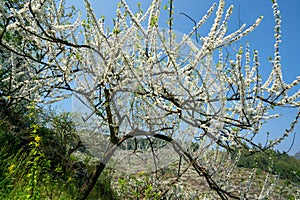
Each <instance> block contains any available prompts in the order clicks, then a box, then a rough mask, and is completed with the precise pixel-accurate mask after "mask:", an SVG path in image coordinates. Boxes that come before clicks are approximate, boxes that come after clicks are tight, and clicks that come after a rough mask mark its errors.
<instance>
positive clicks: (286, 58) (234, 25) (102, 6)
mask: <svg viewBox="0 0 300 200" xmlns="http://www.w3.org/2000/svg"><path fill="white" fill-rule="evenodd" d="M82 2H83V1H81V0H75V1H70V2H68V3H71V4H73V5H75V6H76V7H77V8H78V9H83V3H82ZM126 2H127V3H128V4H129V6H130V7H131V8H132V9H137V3H138V2H141V5H142V8H144V9H145V8H146V7H147V6H148V5H149V3H150V0H138V1H137V0H127V1H126ZM163 2H165V4H166V3H167V0H163ZM213 2H218V0H185V1H183V0H174V12H175V13H174V26H173V28H174V30H176V31H179V32H182V33H188V32H189V31H190V30H191V29H192V28H193V22H192V21H190V20H189V19H187V18H186V17H184V16H183V15H180V14H179V13H180V12H183V13H185V14H188V15H189V16H190V17H191V18H193V19H195V20H196V21H198V20H199V19H201V17H202V16H203V15H204V14H205V13H206V10H207V9H208V8H209V7H210V6H211V5H212V4H213ZM91 3H92V5H93V9H94V10H95V12H96V14H97V16H98V17H100V16H101V15H104V16H105V17H106V25H107V26H112V18H114V16H115V10H116V8H117V3H118V1H117V0H91ZM278 3H279V7H280V10H281V16H282V29H281V31H282V43H281V47H280V49H281V57H282V68H283V76H284V80H285V81H286V82H287V83H290V82H291V81H292V80H293V79H295V78H296V77H297V76H299V75H300V63H299V60H298V59H299V58H300V34H299V32H300V20H299V19H300V0H278ZM231 4H232V5H234V10H233V15H232V16H231V19H230V21H229V24H228V26H229V30H232V31H233V30H236V29H238V28H239V26H240V25H241V23H246V24H247V25H251V24H252V23H253V22H254V21H255V20H256V18H257V17H259V16H261V15H262V16H264V20H263V22H262V23H261V25H260V26H259V27H258V28H257V29H256V30H255V31H254V32H252V33H250V34H249V35H248V36H246V37H245V38H244V39H243V40H241V41H240V42H238V43H236V44H235V45H233V48H234V47H239V46H240V45H241V44H245V42H246V41H249V42H250V45H251V49H252V50H254V49H256V50H258V51H259V55H260V62H261V69H260V71H261V72H262V73H263V75H264V74H267V73H268V72H270V70H271V65H270V64H269V61H268V58H269V57H270V56H272V55H273V44H274V37H273V35H274V32H273V27H274V19H273V14H272V3H271V0H251V1H250V0H226V4H225V8H226V9H227V8H228V7H229V6H230V5H231ZM163 5H164V4H163ZM160 20H161V21H160V26H161V27H167V24H166V20H167V13H166V11H165V13H162V18H161V19H160ZM212 20H213V17H211V18H210V20H209V21H208V24H207V25H208V26H210V23H209V22H211V21H212ZM206 30H208V29H207V28H205V27H203V30H202V32H201V30H200V33H202V34H203V33H205V31H206ZM298 89H299V86H298V88H296V89H295V91H296V90H298ZM279 111H280V112H282V113H283V114H284V116H283V117H282V118H280V119H279V120H278V119H276V120H272V121H271V122H270V123H268V124H267V125H266V126H265V127H264V128H263V130H262V131H263V133H265V132H266V131H269V132H270V133H271V139H272V138H274V137H276V136H278V135H280V134H281V133H283V132H284V130H285V129H286V128H287V127H288V125H289V123H290V122H291V120H292V119H293V117H294V116H295V114H296V110H294V111H290V110H289V111H286V110H284V109H281V110H279ZM293 133H297V134H296V140H295V144H294V146H293V148H292V149H291V151H290V152H289V154H291V155H294V154H295V153H296V152H297V151H300V124H298V125H297V127H296V129H295V131H294V132H293ZM259 139H260V140H263V139H265V135H262V137H260V138H259ZM291 142H292V137H291V136H290V137H289V138H288V139H286V141H284V142H283V143H282V144H280V145H279V146H278V147H277V148H278V149H279V150H281V151H287V150H288V148H289V146H290V144H291Z"/></svg>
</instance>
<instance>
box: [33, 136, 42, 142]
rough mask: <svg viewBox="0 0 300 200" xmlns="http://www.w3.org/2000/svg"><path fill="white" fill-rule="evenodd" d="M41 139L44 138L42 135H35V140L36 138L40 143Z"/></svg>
mask: <svg viewBox="0 0 300 200" xmlns="http://www.w3.org/2000/svg"><path fill="white" fill-rule="evenodd" d="M41 139H42V137H40V136H38V135H36V136H34V140H35V141H36V142H37V143H39V142H40V141H41Z"/></svg>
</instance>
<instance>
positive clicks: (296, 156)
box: [294, 151, 300, 160]
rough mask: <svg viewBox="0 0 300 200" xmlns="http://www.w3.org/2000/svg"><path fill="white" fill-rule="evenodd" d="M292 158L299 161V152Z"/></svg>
mask: <svg viewBox="0 0 300 200" xmlns="http://www.w3.org/2000/svg"><path fill="white" fill-rule="evenodd" d="M294 157H295V158H296V159H297V160H300V151H298V152H297V153H295V155H294Z"/></svg>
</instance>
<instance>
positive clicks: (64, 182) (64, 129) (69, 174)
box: [0, 103, 78, 199]
mask: <svg viewBox="0 0 300 200" xmlns="http://www.w3.org/2000/svg"><path fill="white" fill-rule="evenodd" d="M49 116H51V117H49ZM20 118H21V119H22V120H20V121H21V122H22V124H21V125H20V123H21V122H19V124H18V125H19V128H18V129H17V128H15V125H13V124H11V121H9V120H10V119H9V118H3V119H1V120H0V141H1V144H3V145H2V146H1V147H0V158H1V163H0V199H72V198H73V197H75V196H76V192H77V191H78V190H77V188H76V185H77V181H75V178H74V177H75V175H76V172H75V170H74V169H73V163H75V162H76V161H74V160H71V159H69V157H70V156H69V155H70V152H71V149H72V148H73V147H74V146H72V145H75V143H76V142H75V141H77V138H76V137H75V135H76V134H75V129H74V126H73V123H72V122H71V116H70V115H69V114H68V113H62V114H58V115H54V113H46V114H45V113H44V110H40V109H38V108H37V107H36V106H35V104H34V103H31V104H29V105H28V106H27V112H26V116H23V113H20V114H19V117H18V118H17V119H20ZM50 118H51V120H50V121H48V120H49V119H50ZM46 121H48V122H46ZM2 142H3V143H2Z"/></svg>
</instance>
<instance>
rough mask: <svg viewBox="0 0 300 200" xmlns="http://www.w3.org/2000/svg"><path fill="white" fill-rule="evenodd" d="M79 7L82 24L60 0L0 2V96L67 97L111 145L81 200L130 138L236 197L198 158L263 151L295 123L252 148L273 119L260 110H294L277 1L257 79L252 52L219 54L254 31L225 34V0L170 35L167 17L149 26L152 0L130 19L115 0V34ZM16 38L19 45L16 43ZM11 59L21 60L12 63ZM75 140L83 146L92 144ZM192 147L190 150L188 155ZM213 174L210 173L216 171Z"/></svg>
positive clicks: (154, 12) (155, 9) (156, 11)
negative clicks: (173, 156) (159, 147)
mask: <svg viewBox="0 0 300 200" xmlns="http://www.w3.org/2000/svg"><path fill="white" fill-rule="evenodd" d="M84 2H85V6H86V12H87V18H86V19H84V20H82V19H81V16H80V15H76V13H77V12H76V9H75V8H74V7H65V1H63V0H61V1H58V2H57V1H52V0H30V1H28V2H26V3H24V4H23V5H22V6H20V7H15V6H14V5H13V4H12V3H11V4H10V3H5V4H4V3H3V4H4V5H1V7H0V9H1V15H0V24H1V29H0V45H1V49H2V51H5V55H6V62H7V63H8V64H7V65H5V66H4V65H3V66H1V68H0V70H1V77H3V79H2V84H4V85H6V86H7V87H5V89H4V87H3V88H2V87H1V88H0V94H1V98H3V99H5V101H7V102H10V103H11V104H13V103H14V102H18V101H20V100H21V99H27V100H29V101H35V102H37V103H52V102H56V101H60V100H63V99H65V98H68V97H69V96H70V94H71V95H73V96H75V97H76V98H77V100H78V101H80V102H81V103H82V105H83V106H86V107H87V109H88V110H89V112H88V114H87V115H83V116H82V119H83V121H82V122H81V123H89V122H92V123H93V124H94V125H96V127H97V131H96V133H97V134H99V133H103V134H107V135H109V143H110V144H109V145H108V148H107V146H105V151H104V153H103V155H102V157H101V162H99V164H97V166H96V167H95V171H94V173H93V174H91V176H90V179H88V181H87V182H86V183H85V184H84V186H83V189H82V193H83V195H82V198H84V197H86V195H88V193H89V191H90V190H91V189H92V187H93V186H94V184H95V181H96V180H97V178H98V177H99V175H100V173H101V172H102V170H103V169H104V167H105V164H106V163H107V161H108V160H109V158H110V157H111V156H112V154H113V153H114V151H115V150H116V148H117V147H119V146H120V145H121V144H122V143H123V142H124V141H126V140H127V139H129V138H132V137H136V136H147V137H152V138H157V139H161V140H164V141H166V142H169V143H171V144H172V147H173V148H174V150H175V151H176V152H177V153H178V154H179V155H180V156H182V157H183V158H184V159H185V161H186V162H188V163H190V165H191V166H193V167H194V168H195V170H196V171H197V173H198V175H199V176H204V177H205V179H206V181H207V183H208V184H209V186H210V188H211V189H213V190H215V191H216V194H217V195H218V196H219V197H220V198H222V199H226V198H228V197H237V194H235V193H234V192H228V191H226V190H225V189H224V188H223V186H222V184H220V181H221V179H220V180H219V181H215V179H214V178H215V177H214V176H216V175H212V173H211V172H210V171H209V168H212V167H213V166H212V165H213V164H212V163H209V162H208V163H206V164H205V163H203V160H202V158H204V157H205V154H204V152H205V151H206V150H207V149H208V148H210V147H215V146H216V145H217V146H221V147H222V148H224V149H226V150H229V151H235V150H236V149H242V148H251V149H252V150H254V151H255V150H257V151H260V150H264V149H268V148H272V147H274V146H275V145H276V144H278V143H279V142H281V141H282V140H283V139H284V138H285V137H286V136H287V135H288V134H289V133H290V132H291V131H292V130H293V128H294V126H295V124H296V123H297V119H298V117H299V112H298V114H297V116H296V118H295V120H294V121H292V122H291V125H290V127H289V128H288V129H287V130H286V132H285V133H283V135H282V136H281V137H279V138H278V139H276V140H274V141H272V142H270V143H268V144H266V145H265V146H259V145H258V144H256V143H255V142H254V138H255V136H256V135H258V134H260V132H259V130H260V129H261V127H262V125H263V123H265V121H266V120H268V119H271V118H274V117H278V115H276V114H275V115H274V114H269V111H270V110H271V109H273V108H274V107H279V106H285V107H286V106H289V107H294V108H295V107H299V106H300V101H299V96H300V91H297V92H296V93H291V92H289V91H290V89H292V88H294V87H295V86H298V84H299V82H300V77H297V79H296V80H295V81H293V82H292V83H285V82H284V80H283V78H282V72H281V70H282V66H281V64H280V61H281V59H280V53H279V44H280V38H281V35H280V26H281V20H280V13H279V10H278V4H277V2H276V1H273V12H274V17H275V22H276V26H275V28H274V31H275V45H274V58H273V59H272V61H271V64H272V71H271V73H270V74H269V75H268V78H267V80H266V81H264V82H263V81H262V78H261V75H260V74H259V65H260V63H259V56H258V51H253V52H252V51H251V49H250V45H249V44H246V45H245V46H241V47H240V48H239V49H238V51H237V52H236V55H235V57H230V58H229V59H228V57H227V56H225V55H224V54H226V52H225V51H224V50H223V47H225V46H228V45H229V44H232V43H234V42H236V41H238V40H240V39H241V38H242V37H244V36H246V35H247V34H248V33H250V32H251V31H253V30H254V29H255V28H256V27H257V26H258V25H259V24H260V22H261V21H262V20H263V17H258V18H257V20H256V21H255V22H254V23H253V24H252V25H250V26H247V25H242V26H241V27H240V28H239V29H238V30H236V31H235V32H232V33H228V27H227V22H228V20H229V17H230V16H231V13H232V10H233V6H230V7H229V8H228V10H226V11H225V12H224V4H225V2H224V0H220V1H219V4H216V3H214V4H213V5H212V6H211V7H210V8H209V9H208V11H207V13H206V15H205V16H203V17H202V19H200V20H199V21H198V23H197V24H196V26H195V27H194V28H193V29H192V30H191V32H190V33H188V34H178V33H177V32H176V31H174V30H173V29H172V20H171V17H170V19H169V20H170V21H169V22H170V23H169V27H168V28H165V29H163V28H159V27H158V20H159V16H160V12H161V1H160V0H153V1H152V3H151V4H150V6H149V8H148V9H147V10H146V11H139V12H137V13H133V12H132V10H131V9H130V8H129V6H128V4H127V3H126V2H125V0H121V1H120V3H119V5H118V8H117V11H116V18H115V20H114V28H113V29H112V30H111V31H109V30H107V29H106V28H105V24H104V19H103V18H100V19H98V18H97V17H96V14H95V12H94V11H93V9H92V6H91V4H90V2H89V1H88V0H85V1H84ZM170 2H171V3H170V9H169V11H170V16H172V11H171V10H172V9H171V8H172V1H170ZM214 13H215V18H214V21H213V23H212V25H211V29H210V31H209V33H208V35H207V36H205V37H201V38H200V42H199V43H197V42H195V41H193V40H192V39H191V38H192V36H193V35H194V34H195V32H196V31H197V30H198V29H200V28H201V27H202V25H203V24H204V23H205V22H206V21H207V19H208V18H209V17H210V16H211V15H213V14H214ZM224 13H225V14H224ZM15 37H21V38H22V40H21V41H18V42H16V40H15ZM18 60H22V62H18V63H19V64H18V65H16V64H15V63H16V62H17V61H18ZM82 137H83V138H85V141H83V142H85V143H87V144H88V143H89V140H94V141H95V140H97V138H99V137H94V136H91V135H90V136H89V137H86V135H85V136H84V135H83V136H82ZM91 137H92V138H91ZM90 142H92V141H90ZM195 142H196V143H197V144H199V145H198V148H197V149H196V150H195V149H193V151H192V149H191V147H192V145H191V144H193V143H195ZM153 153H155V151H154V150H153ZM215 168H216V170H217V171H218V170H219V169H218V166H217V165H216V166H215ZM219 172H220V171H219ZM220 173H221V172H220ZM224 173H226V172H224Z"/></svg>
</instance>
